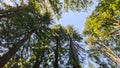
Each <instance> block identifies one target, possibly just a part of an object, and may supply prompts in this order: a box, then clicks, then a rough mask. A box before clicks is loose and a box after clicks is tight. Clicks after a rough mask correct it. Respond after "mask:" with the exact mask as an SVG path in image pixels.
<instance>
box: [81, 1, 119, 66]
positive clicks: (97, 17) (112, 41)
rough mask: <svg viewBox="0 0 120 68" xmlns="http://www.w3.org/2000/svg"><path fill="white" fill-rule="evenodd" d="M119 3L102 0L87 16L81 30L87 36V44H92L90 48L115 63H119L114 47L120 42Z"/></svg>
mask: <svg viewBox="0 0 120 68" xmlns="http://www.w3.org/2000/svg"><path fill="white" fill-rule="evenodd" d="M119 4H120V1H119V0H109V1H108V0H102V1H101V2H100V3H99V4H98V6H97V7H96V9H95V11H93V13H92V15H91V16H89V17H88V18H87V21H86V23H85V29H84V31H83V34H84V35H85V36H87V42H88V44H89V45H93V46H92V49H96V50H97V51H100V52H102V53H103V54H104V55H106V56H107V57H108V58H111V59H112V60H113V61H115V62H116V63H117V64H119V57H118V56H117V55H118V53H117V52H116V51H115V50H114V48H119V44H120V42H119V39H120V25H119V24H120V22H119V21H120V18H119V16H120V10H119V9H120V6H119ZM94 45H95V46H94ZM98 48H99V49H98ZM96 50H95V51H94V52H96ZM102 53H100V54H102ZM111 66H112V65H111Z"/></svg>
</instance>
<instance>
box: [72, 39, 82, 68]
mask: <svg viewBox="0 0 120 68" xmlns="http://www.w3.org/2000/svg"><path fill="white" fill-rule="evenodd" d="M70 51H71V55H72V60H73V68H82V67H81V65H80V64H79V62H78V61H79V59H78V56H77V54H76V49H75V47H74V44H73V41H72V39H71V38H70Z"/></svg>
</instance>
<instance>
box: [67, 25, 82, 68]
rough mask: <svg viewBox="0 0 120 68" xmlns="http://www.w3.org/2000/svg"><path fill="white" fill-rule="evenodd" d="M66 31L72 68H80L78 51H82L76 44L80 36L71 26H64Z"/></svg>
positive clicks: (80, 38)
mask: <svg viewBox="0 0 120 68" xmlns="http://www.w3.org/2000/svg"><path fill="white" fill-rule="evenodd" d="M66 31H67V34H68V40H69V47H70V53H71V57H72V62H73V68H82V67H81V65H80V62H79V49H80V50H84V49H83V48H81V46H80V45H78V42H80V41H81V40H82V37H81V36H80V34H79V33H78V32H77V30H75V29H74V28H73V27H72V26H66Z"/></svg>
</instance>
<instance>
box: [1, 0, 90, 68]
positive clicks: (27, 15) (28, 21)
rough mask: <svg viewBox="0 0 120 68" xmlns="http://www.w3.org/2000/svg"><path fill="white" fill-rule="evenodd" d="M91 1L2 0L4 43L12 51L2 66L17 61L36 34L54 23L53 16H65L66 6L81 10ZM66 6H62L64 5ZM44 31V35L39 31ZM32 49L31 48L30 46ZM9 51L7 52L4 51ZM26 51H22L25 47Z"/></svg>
mask: <svg viewBox="0 0 120 68" xmlns="http://www.w3.org/2000/svg"><path fill="white" fill-rule="evenodd" d="M90 2H91V1H89V0H85V1H83V0H77V1H76V0H70V1H69V0H64V1H63V2H61V1H60V0H56V1H53V0H28V1H27V2H25V1H24V0H19V2H17V0H11V1H10V3H11V4H9V3H7V2H5V1H4V0H3V1H0V4H1V6H2V7H1V6H0V44H1V48H6V49H7V50H8V51H7V52H6V53H4V55H2V56H1V57H0V67H3V66H4V65H5V64H6V63H7V62H8V61H9V60H10V59H12V58H13V56H15V55H16V54H17V52H18V50H20V48H21V47H22V46H23V45H24V44H25V43H26V42H28V40H29V39H30V38H31V37H32V35H33V34H36V33H37V32H38V33H42V31H43V32H44V30H42V28H48V27H49V25H50V24H51V22H52V21H51V16H57V17H58V18H59V17H60V16H61V13H62V10H63V7H65V9H66V11H67V10H69V9H71V10H73V11H79V10H81V9H85V8H87V7H88V5H89V3H90ZM61 4H62V6H61ZM39 31H41V32H39ZM28 47H30V46H28ZM3 50H5V49H3ZM21 50H22V48H21Z"/></svg>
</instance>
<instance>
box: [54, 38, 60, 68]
mask: <svg viewBox="0 0 120 68" xmlns="http://www.w3.org/2000/svg"><path fill="white" fill-rule="evenodd" d="M58 46H59V39H58V38H56V49H55V63H54V68H58V67H59V66H58Z"/></svg>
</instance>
